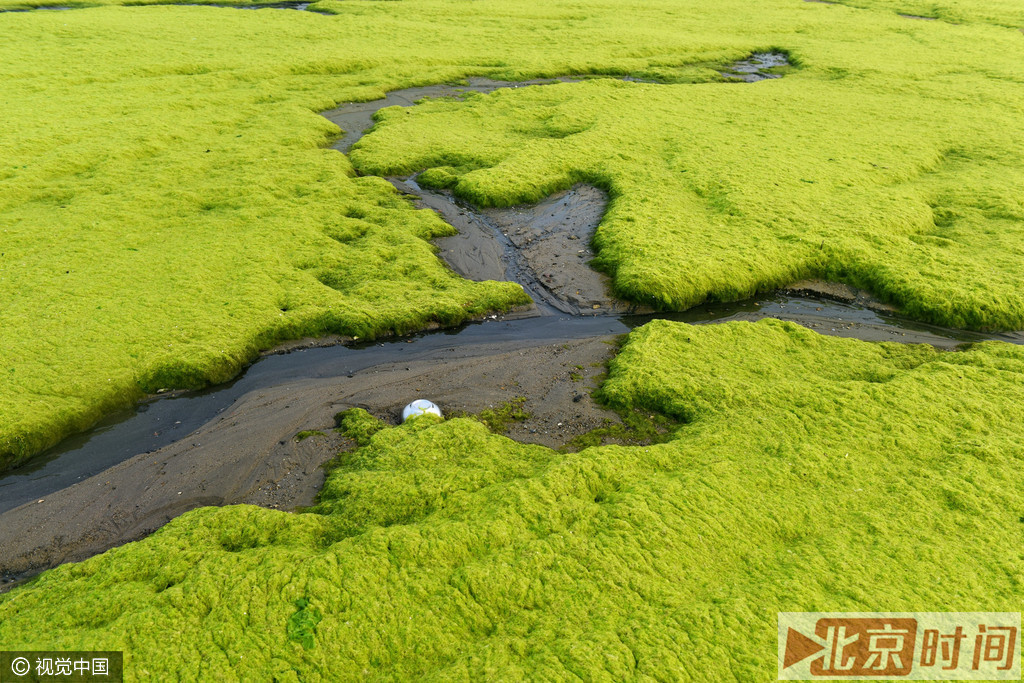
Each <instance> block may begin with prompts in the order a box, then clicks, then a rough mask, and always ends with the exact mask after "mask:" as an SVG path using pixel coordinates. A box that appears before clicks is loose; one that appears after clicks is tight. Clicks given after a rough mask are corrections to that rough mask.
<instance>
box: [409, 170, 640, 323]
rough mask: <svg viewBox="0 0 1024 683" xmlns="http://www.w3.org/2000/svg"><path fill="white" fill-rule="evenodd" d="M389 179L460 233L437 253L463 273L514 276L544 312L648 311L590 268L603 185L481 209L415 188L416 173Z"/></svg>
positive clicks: (604, 199) (482, 276)
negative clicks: (621, 296) (615, 290)
mask: <svg viewBox="0 0 1024 683" xmlns="http://www.w3.org/2000/svg"><path fill="white" fill-rule="evenodd" d="M390 181H391V183H392V184H393V185H394V186H395V187H396V188H397V189H398V190H399V191H400V192H403V193H405V194H408V195H411V196H413V197H415V198H416V204H417V206H419V207H421V208H427V209H431V210H433V211H436V212H437V213H438V214H440V215H441V217H442V218H443V219H444V220H445V221H446V222H447V223H449V224H450V225H452V226H453V227H454V228H455V229H457V230H458V231H459V234H458V235H453V236H451V237H443V238H440V239H438V240H436V241H435V244H436V245H437V247H438V249H439V251H438V256H439V257H440V258H441V259H443V260H444V261H445V262H446V263H447V264H448V265H449V266H450V267H451V268H452V270H454V271H455V272H456V273H458V274H459V275H461V276H462V277H465V278H467V279H470V280H477V281H480V280H507V281H510V282H518V283H519V284H520V285H522V287H523V289H524V290H526V293H527V294H529V295H530V297H531V298H532V299H533V300H534V302H535V303H537V304H539V305H540V306H541V312H543V311H544V309H545V308H546V309H547V310H548V312H551V311H552V310H553V311H558V312H561V313H569V314H571V315H611V314H633V313H649V312H650V309H647V308H644V307H641V306H637V305H635V304H630V303H627V302H623V301H620V300H618V299H615V298H614V297H613V296H612V295H611V291H610V290H611V283H610V281H609V278H608V277H607V276H606V275H604V274H603V273H599V272H597V271H595V270H594V269H593V268H591V267H590V260H591V259H592V258H593V257H594V252H593V251H592V250H591V238H592V237H593V235H594V231H595V230H596V229H597V226H598V225H599V224H600V222H601V218H602V217H603V216H604V213H605V210H606V209H607V207H608V196H607V194H606V193H605V192H604V191H603V190H600V189H598V188H596V187H593V186H591V185H585V184H582V183H580V184H577V185H574V186H573V187H572V188H570V189H568V190H565V191H563V192H557V193H555V194H553V195H551V196H550V197H548V198H547V199H544V200H543V201H541V202H539V203H537V204H530V205H523V206H515V207H511V208H507V209H493V208H489V209H478V208H476V207H473V206H470V205H468V204H465V203H464V202H461V201H459V200H457V199H456V198H454V197H453V196H452V195H451V193H450V192H445V191H432V190H428V189H425V188H423V187H420V185H419V184H417V183H416V181H415V178H391V179H390Z"/></svg>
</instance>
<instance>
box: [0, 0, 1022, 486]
mask: <svg viewBox="0 0 1024 683" xmlns="http://www.w3.org/2000/svg"><path fill="white" fill-rule="evenodd" d="M954 5H955V7H957V8H961V10H962V9H963V7H965V6H966V3H954ZM317 6H318V7H321V6H322V7H325V8H327V9H330V11H332V12H335V13H336V14H335V15H333V16H324V15H318V14H311V13H308V12H291V11H274V10H263V11H257V12H245V11H238V10H232V9H222V8H204V7H164V6H160V7H130V8H121V7H99V8H92V9H75V10H68V11H62V12H24V13H8V14H4V15H2V16H0V21H2V22H3V26H4V31H5V35H6V36H7V39H5V40H4V41H3V44H2V45H0V57H2V59H0V78H2V80H3V83H4V90H3V102H2V106H3V111H4V123H5V125H4V126H3V128H2V130H0V150H2V159H3V168H2V169H0V182H2V183H3V193H2V195H0V223H2V225H3V227H2V229H3V230H4V232H3V248H2V249H0V254H2V256H0V278H2V279H0V285H2V289H0V296H2V297H3V301H2V306H0V329H2V331H3V332H2V334H3V338H2V339H3V344H2V347H0V354H2V361H3V362H2V363H0V367H2V368H3V376H4V382H3V385H2V388H0V392H2V393H0V459H2V462H3V463H4V464H5V466H10V465H12V464H15V463H17V462H19V461H22V460H23V459H24V458H26V457H27V456H29V455H31V454H33V453H36V452H38V451H40V450H41V449H43V448H45V447H46V446H49V445H52V444H53V443H55V442H56V441H57V440H59V439H60V438H61V437H63V436H65V435H66V434H68V433H70V432H73V431H77V430H80V429H82V428H85V427H87V426H88V425H89V424H91V423H92V422H94V421H95V420H96V419H97V418H98V417H99V416H100V415H102V414H103V413H105V412H108V411H110V410H111V409H113V408H115V407H120V406H123V405H126V404H128V403H130V402H132V401H134V400H136V399H137V398H139V397H140V396H142V395H143V394H144V393H146V392H153V391H157V390H160V389H167V388H179V387H188V386H196V385H200V384H203V383H206V382H211V381H222V380H224V379H227V378H228V377H230V376H232V375H233V374H234V373H236V372H237V371H238V369H239V368H240V367H241V366H242V365H243V364H244V363H245V362H247V361H248V360H250V359H251V358H252V357H253V356H254V354H255V353H256V351H257V350H258V349H260V348H266V347H269V346H271V345H273V344H274V343H275V342H277V341H280V340H282V339H284V338H289V337H300V336H304V335H315V334H323V333H327V332H333V333H340V334H348V335H352V336H361V337H366V336H372V335H378V334H381V333H384V332H388V331H399V332H402V331H408V330H412V329H416V328H420V327H422V326H424V325H426V324H428V323H430V322H432V321H434V322H440V323H443V324H453V323H456V322H459V321H461V320H463V319H465V318H466V317H468V316H472V315H474V314H479V313H481V312H484V311H486V310H489V309H502V308H505V307H508V306H510V305H512V304H515V303H521V302H522V301H523V295H522V293H521V292H520V291H519V289H518V288H517V287H516V286H515V285H512V284H498V283H494V282H485V283H469V282H466V281H464V280H462V279H460V278H457V277H455V276H453V275H452V273H451V272H450V271H448V270H447V269H445V268H444V266H443V265H442V264H441V263H440V262H439V261H438V260H437V259H436V258H434V256H433V254H432V252H431V247H430V245H429V244H428V242H427V241H425V238H428V237H431V236H436V235H439V234H444V233H445V232H446V231H448V230H449V228H448V227H447V226H446V225H444V224H443V223H442V222H441V221H439V220H438V219H437V218H436V217H435V216H433V215H432V214H430V213H428V212H416V211H414V210H412V208H411V207H410V206H408V204H407V203H406V202H404V201H402V200H401V199H400V198H399V197H397V196H396V194H395V193H394V192H393V191H392V190H391V188H390V187H388V186H387V185H386V184H385V183H384V182H383V181H382V180H380V179H377V178H373V177H356V176H355V175H354V171H353V168H352V167H351V165H350V163H349V161H348V160H347V158H346V157H344V156H343V155H340V154H337V153H335V152H333V151H332V150H328V149H324V146H325V145H326V144H327V143H328V142H329V141H330V140H331V139H333V138H334V137H335V136H337V135H338V134H339V133H338V130H337V129H336V128H335V127H333V126H332V125H330V124H329V123H327V122H325V121H324V120H322V119H321V118H319V117H317V116H316V112H317V111H320V110H323V109H327V108H330V107H331V106H333V105H335V104H337V103H339V102H344V101H351V100H369V99H375V98H378V97H381V96H382V95H383V94H384V92H385V91H387V90H392V89H397V88H401V87H405V86H411V85H425V84H431V83H439V82H448V81H453V80H458V79H461V78H464V77H466V76H470V75H477V76H482V75H485V76H491V77H500V78H511V79H516V78H530V77H542V76H559V75H567V74H612V75H614V74H631V75H633V76H636V77H642V78H650V79H656V80H661V81H664V83H663V84H658V83H634V82H626V83H619V82H613V81H610V80H599V81H593V82H585V83H571V84H563V85H556V86H545V87H544V88H534V89H526V90H517V91H504V92H499V93H495V94H492V95H488V96H484V97H478V98H470V101H468V102H466V103H465V104H454V103H452V104H444V103H441V104H432V105H428V106H426V107H424V108H423V110H422V112H420V111H418V110H417V111H415V112H413V111H411V110H401V114H400V115H397V114H388V115H385V116H384V117H383V119H382V121H381V125H380V126H379V128H380V131H379V133H374V134H373V135H372V136H369V137H367V138H365V139H364V140H363V141H362V142H361V144H360V145H359V146H358V147H357V149H356V150H355V151H354V152H353V159H355V160H356V161H357V162H358V163H359V164H360V167H361V168H363V169H364V170H367V171H373V172H398V171H403V170H404V171H407V170H414V169H416V168H417V167H426V166H429V167H431V168H432V169H434V171H433V172H432V174H431V175H430V177H432V178H433V179H434V182H435V183H442V182H443V183H448V184H452V185H453V186H454V189H455V191H456V192H457V193H459V194H462V195H464V196H469V197H472V198H474V199H476V200H478V201H480V202H482V203H493V204H508V203H510V202H514V201H519V200H525V199H530V198H532V199H536V198H540V197H541V196H543V195H544V194H546V193H549V192H551V191H553V190H556V189H563V188H564V187H567V186H568V185H570V184H572V182H574V181H576V180H588V181H590V182H593V183H595V184H598V185H600V186H603V187H605V188H606V189H607V190H609V191H610V193H611V196H612V205H611V207H610V209H609V213H608V215H607V216H606V219H605V221H604V223H603V224H602V226H601V227H600V228H599V230H598V233H597V235H596V238H595V243H596V246H597V247H599V251H598V254H597V262H598V265H599V266H601V267H602V268H604V269H605V270H607V271H608V272H610V273H613V274H614V284H615V287H616V290H617V291H618V292H619V293H621V294H623V295H625V296H627V297H631V298H634V299H637V300H639V301H641V302H643V303H654V304H657V305H659V306H663V307H667V308H685V307H687V306H689V305H692V304H695V303H698V302H700V301H701V300H702V299H705V298H708V297H712V298H719V299H730V298H740V297H743V296H746V295H749V294H750V293H752V292H753V291H755V290H757V289H758V288H764V289H770V288H772V287H776V286H780V285H784V284H786V283H787V282H789V281H792V280H795V279H799V278H801V277H805V276H809V275H820V276H826V277H829V278H832V279H838V280H844V281H849V282H851V283H853V284H856V285H859V286H862V287H864V288H866V289H868V290H871V291H873V292H875V293H876V295H878V296H880V297H882V298H885V299H888V300H890V301H892V302H894V303H896V304H899V305H900V306H902V307H904V309H905V310H906V311H907V313H908V314H910V315H912V316H916V317H920V318H922V319H925V320H929V321H932V322H938V323H942V324H947V325H953V326H958V327H977V328H984V327H992V328H1002V329H1018V328H1021V327H1024V302H1022V294H1021V292H1022V289H1021V287H1020V273H1019V264H1020V259H1021V255H1022V253H1024V252H1022V244H1024V235H1022V233H1021V229H1020V226H1021V217H1022V208H1021V199H1020V192H1019V188H1020V186H1021V184H1022V179H1024V175H1022V174H1024V170H1022V169H1024V159H1022V150H1021V147H1020V144H1019V141H1020V140H1021V139H1024V135H1022V133H1024V131H1022V130H1021V127H1022V126H1024V117H1022V116H1021V111H1022V106H1024V99H1022V98H1024V95H1022V94H1021V93H1022V92H1024V90H1022V88H1021V79H1022V76H1021V71H1020V69H1019V65H1020V63H1021V52H1022V50H1024V36H1022V34H1021V33H1020V32H1019V31H1017V30H1015V29H1012V28H1007V25H1009V24H1014V22H1016V23H1017V24H1024V17H1022V16H1021V14H1022V12H1020V11H1018V12H1016V13H1015V12H1014V11H1013V7H1012V6H1009V5H1008V6H1006V7H1005V8H1004V9H1003V10H1002V11H1001V12H999V13H998V16H989V15H990V14H993V13H994V12H996V10H993V9H986V8H979V9H977V12H975V14H977V15H978V16H973V15H971V13H970V12H967V15H969V16H965V17H962V18H961V19H960V20H961V21H962V23H957V24H954V23H951V22H947V21H933V22H925V21H915V20H911V19H906V18H904V17H901V16H899V14H898V13H897V12H895V11H893V10H891V9H889V8H885V7H878V8H871V9H861V8H851V7H846V6H843V5H828V4H821V3H806V2H796V1H793V0H784V1H783V0H778V1H775V2H762V3H758V4H757V5H756V9H754V8H752V6H751V5H750V4H749V3H745V2H733V3H728V2H726V3H719V2H716V3H704V4H693V3H685V4H680V3H677V2H667V1H664V2H656V3H625V4H623V3H615V4H611V5H610V4H602V3H595V4H593V5H591V4H587V3H584V4H580V3H547V4H545V5H544V7H542V8H541V7H536V6H535V5H534V4H532V3H521V2H505V1H502V2H475V3H469V4H467V3H454V4H452V3H450V2H442V1H437V0H432V1H426V0H425V1H419V0H417V1H415V2H397V3H388V2H384V3H381V2H334V3H327V2H321V3H318V5H317ZM986 7H987V8H991V7H992V6H991V5H986ZM951 11H952V10H951ZM963 11H964V12H966V10H963ZM770 49H776V50H781V51H784V52H785V53H787V54H788V55H790V59H791V61H792V63H793V65H794V66H792V67H790V68H789V69H790V70H789V73H787V74H786V75H785V76H784V77H782V78H778V79H774V80H771V81H764V82H761V83H757V84H744V83H724V82H719V81H722V80H723V78H722V76H721V75H720V74H719V72H718V71H717V70H716V68H717V67H720V66H721V65H724V64H727V63H729V62H731V61H733V60H736V59H742V58H744V57H745V56H747V55H749V54H751V53H753V52H756V51H759V50H770ZM26 55H31V59H29V58H27V57H26Z"/></svg>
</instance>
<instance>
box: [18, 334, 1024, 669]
mask: <svg viewBox="0 0 1024 683" xmlns="http://www.w3.org/2000/svg"><path fill="white" fill-rule="evenodd" d="M602 392H603V393H604V395H605V398H606V399H607V400H608V401H609V402H611V404H612V405H615V406H618V407H620V408H622V409H636V408H642V409H644V410H649V411H658V412H660V413H663V414H666V415H670V416H672V417H674V418H677V419H678V420H680V421H681V424H680V425H679V427H678V428H677V429H676V431H675V432H674V434H673V436H672V439H671V440H669V441H668V442H666V443H662V444H658V445H652V446H646V447H645V446H634V447H618V446H603V447H594V448H589V449H586V450H583V451H581V452H579V453H573V454H563V453H558V452H555V451H552V450H549V449H547V448H544V447H541V446H531V445H523V444H519V443H516V442H513V441H510V440H508V439H506V438H504V437H501V436H497V435H494V434H492V433H491V432H489V431H488V430H487V429H486V427H485V426H484V425H482V424H481V423H479V422H476V421H474V420H472V419H468V418H458V419H451V420H448V421H445V422H442V421H440V420H438V419H435V418H432V417H426V418H419V419H417V420H415V421H413V422H412V423H410V424H407V425H404V426H402V427H396V428H383V426H382V425H381V424H380V423H377V422H376V421H375V420H374V418H372V417H370V416H369V415H367V414H366V413H363V412H361V411H358V410H356V411H354V412H350V413H348V414H346V415H345V418H344V421H343V426H344V428H345V429H347V430H348V431H349V433H350V434H353V435H354V436H356V437H357V438H358V440H359V442H360V444H361V445H360V446H359V447H358V448H357V449H356V450H354V451H352V452H349V453H346V454H343V455H342V456H340V458H339V461H338V462H337V463H336V465H337V466H336V468H335V469H334V470H333V471H332V473H331V474H330V476H329V477H328V481H327V483H326V486H325V488H324V490H323V493H322V495H321V501H320V503H319V504H318V506H317V507H316V508H314V509H313V510H312V511H311V512H307V513H303V514H289V513H283V512H278V511H271V510H265V509H261V508H257V507H252V506H232V507H226V508H201V509H198V510H195V511H192V512H190V513H187V514H185V515H183V516H181V517H179V518H177V519H176V520H174V521H172V522H171V523H169V524H168V525H167V526H165V527H164V528H162V529H161V530H159V531H157V532H156V533H155V534H153V535H152V536H151V537H149V538H147V539H145V540H143V541H139V542H136V543H132V544H128V545H126V546H123V547H120V548H117V549H114V550H111V551H109V552H107V553H105V554H103V555H100V556H97V557H94V558H92V559H90V560H88V561H86V562H82V563H80V564H73V565H64V566H62V567H59V568H57V569H55V570H52V571H49V572H47V573H45V574H43V575H41V576H40V577H38V578H37V579H36V580H34V581H33V582H32V583H30V584H28V585H26V586H23V587H20V588H18V589H15V590H14V591H12V592H11V593H9V594H6V595H3V596H0V642H2V643H4V647H5V648H8V649H18V648H31V649H39V650H46V649H68V650H80V649H107V650H110V649H113V650H124V652H125V662H126V671H127V673H128V678H129V679H131V680H135V679H152V680H169V679H174V678H180V679H186V680H196V679H203V680H226V679H231V678H238V679H242V680H248V679H260V680H269V679H271V678H273V679H275V680H365V679H375V678H389V679H392V678H393V679H401V680H439V679H441V680H451V679H459V680H462V679H471V678H481V677H486V678H491V679H503V680H538V679H539V680H567V679H582V680H626V679H644V680H654V679H657V680H678V679H687V678H690V679H695V680H715V681H725V680H743V681H751V680H771V679H774V678H775V671H776V652H777V651H776V642H775V638H776V613H777V612H779V611H804V610H807V611H825V610H844V611H864V610H869V611H874V610H885V611H918V610H920V611H947V610H949V611H972V610H973V611H977V610H991V611H1020V609H1021V602H1022V598H1024V589H1022V587H1021V582H1022V574H1021V567H1022V564H1021V560H1022V558H1021V552H1020V547H1021V533H1022V531H1021V528H1022V527H1021V519H1024V518H1022V517H1021V514H1022V511H1024V485H1022V484H1021V479H1020V463H1021V460H1022V459H1024V439H1022V438H1021V435H1022V434H1021V424H1022V423H1024V408H1022V406H1024V349H1021V348H1019V347H1014V346H1010V345H1007V344H1001V343H994V342H987V343H984V344H981V345H978V346H975V347H973V348H971V349H969V350H967V351H964V352H945V353H944V352H937V351H935V350H934V349H932V348H931V347H926V346H906V345H898V344H892V343H885V344H871V343H866V342H860V341H856V340H846V339H837V338H830V337H823V336H820V335H818V334H816V333H814V332H811V331H808V330H806V329H804V328H801V327H798V326H796V325H794V324H791V323H783V322H778V321H770V320H769V321H762V322H760V323H756V324H751V323H727V324H723V325H716V326H699V327H691V326H687V325H684V324H680V323H670V322H652V323H650V324H648V325H646V326H645V327H643V328H640V329H639V330H637V331H635V332H633V333H632V334H631V335H630V337H629V338H628V340H627V343H626V344H625V346H624V348H623V349H622V351H621V353H620V354H619V355H618V356H617V358H616V359H615V360H614V361H613V362H612V364H611V367H610V376H609V379H608V380H607V381H606V382H605V384H604V386H603V388H602ZM41 624H45V628H44V629H43V628H40V625H41Z"/></svg>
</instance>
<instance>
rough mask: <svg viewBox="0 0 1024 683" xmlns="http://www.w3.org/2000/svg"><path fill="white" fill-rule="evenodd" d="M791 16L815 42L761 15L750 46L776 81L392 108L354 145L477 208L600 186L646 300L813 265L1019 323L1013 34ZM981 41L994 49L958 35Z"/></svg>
mask: <svg viewBox="0 0 1024 683" xmlns="http://www.w3.org/2000/svg"><path fill="white" fill-rule="evenodd" d="M801 19H802V22H801V26H802V27H803V29H804V30H805V31H806V32H807V34H808V35H797V34H795V33H794V32H793V30H794V29H793V27H792V26H791V25H788V24H785V23H776V21H775V17H774V16H769V17H768V18H767V19H766V20H765V21H763V22H762V21H761V20H760V17H759V21H758V23H759V25H760V27H761V30H762V31H763V39H762V40H763V41H764V42H763V43H761V44H762V45H764V46H785V47H786V48H787V51H788V52H789V54H790V58H791V59H792V60H793V61H794V62H795V64H796V66H795V67H793V68H790V70H789V71H788V73H787V74H786V75H784V76H783V77H781V78H777V79H773V80H766V81H762V82H758V83H755V84H739V83H662V84H654V83H636V82H620V81H615V80H593V81H588V82H584V83H563V84H558V85H550V86H536V87H530V88H520V89H515V90H505V91H498V92H495V93H491V94H488V95H475V96H473V97H470V98H468V101H466V102H458V101H451V100H435V101H431V102H428V103H424V104H421V105H419V106H416V107H413V108H408V109H402V108H390V109H387V110H383V111H381V112H379V113H378V115H377V125H376V127H375V128H374V130H373V131H372V132H371V133H370V134H369V135H367V136H366V137H364V138H363V139H362V140H361V141H360V142H359V143H357V144H356V146H355V147H354V149H353V150H352V152H351V158H352V161H353V163H354V164H355V165H356V167H357V168H359V169H360V170H362V171H365V172H368V173H375V174H381V175H405V174H409V173H412V172H414V171H418V170H422V169H426V170H425V172H424V173H423V175H422V176H421V180H422V182H423V184H425V185H428V186H434V187H438V186H440V187H446V188H450V189H451V190H452V191H453V192H454V193H455V194H456V195H457V196H460V197H462V198H464V199H467V200H469V201H472V202H474V203H476V204H480V205H484V206H487V205H500V206H510V205H514V204H518V203H525V202H534V201H537V200H539V199H541V198H543V197H545V196H547V195H549V194H551V193H552V192H555V191H558V190H562V189H565V188H567V187H569V186H571V185H572V184H573V183H576V182H581V181H582V182H589V183H592V184H595V185H598V186H600V187H603V188H606V189H607V190H608V191H609V193H610V195H611V199H612V201H611V204H610V206H609V209H608V212H607V214H606V215H605V217H604V220H603V222H602V224H601V225H600V227H599V228H598V230H597V233H596V235H595V238H594V246H595V247H596V248H597V253H598V255H597V258H596V260H595V261H594V265H595V266H596V267H598V268H600V269H603V270H605V271H607V272H608V273H609V274H611V275H612V276H613V281H614V287H615V290H616V292H617V293H618V294H619V295H620V296H621V297H623V298H626V299H629V300H632V301H637V302H642V303H645V304H649V305H652V306H655V307H658V308H662V309H672V310H681V309H686V308H689V307H692V306H694V305H697V304H700V303H702V302H704V301H706V300H719V301H731V300H736V299H741V298H745V297H749V296H752V295H754V294H755V293H757V292H758V291H764V290H766V289H772V288H777V287H783V286H786V285H788V284H790V283H792V282H794V281H796V280H800V279H804V278H824V279H827V280H832V281H842V282H846V283H849V284H851V285H854V286H857V287H861V288H864V289H867V290H870V291H872V292H874V293H875V294H876V295H878V296H879V297H881V298H883V299H885V300H887V301H889V302H891V303H894V304H896V305H898V306H899V307H900V308H901V309H902V310H903V311H905V312H906V313H907V314H908V315H910V316H912V317H915V318H919V319H922V320H925V321H928V322H932V323H937V324H940V325H945V326H950V327H958V328H976V329H984V328H1002V329H1022V328H1024V287H1022V284H1024V282H1022V280H1021V269H1020V263H1021V258H1022V256H1024V202H1022V199H1021V197H1022V195H1021V191H1020V188H1021V187H1024V151H1022V147H1021V145H1020V143H1019V141H1020V140H1021V139H1024V117H1022V116H1021V112H1022V111H1024V88H1022V87H1021V86H1022V85H1024V79H1022V77H1021V70H1020V68H1019V65H1020V63H1021V61H1022V60H1024V36H1022V35H1021V34H1020V33H1019V32H1017V31H1008V30H1005V29H997V28H993V27H991V26H986V25H984V24H978V25H966V26H953V25H950V24H947V23H942V22H916V23H915V22H909V21H908V20H906V19H905V18H902V17H900V16H898V15H896V14H888V13H881V12H879V13H867V12H863V11H853V10H849V9H846V8H842V7H840V8H826V9H824V10H821V11H819V12H814V13H811V12H807V13H806V15H805V16H802V17H801ZM819 22H821V23H819ZM841 34H842V35H841ZM970 36H974V37H973V38H971V37H970ZM983 36H990V37H991V39H992V40H994V41H997V44H998V45H1000V46H1001V47H998V48H997V47H995V45H993V44H987V45H986V46H985V47H984V48H983V49H970V48H966V49H965V50H964V51H961V50H960V49H959V48H952V47H951V46H953V45H961V44H964V45H966V44H967V43H966V42H964V43H961V41H968V42H970V41H978V42H977V45H980V44H981V43H982V42H984V41H986V40H987V39H986V38H983ZM1004 48H1005V50H1006V51H1005V52H1002V49H1004ZM765 49H767V47H766V48H765ZM953 52H955V55H956V59H955V61H952V60H951V58H950V55H951V54H952V53H953Z"/></svg>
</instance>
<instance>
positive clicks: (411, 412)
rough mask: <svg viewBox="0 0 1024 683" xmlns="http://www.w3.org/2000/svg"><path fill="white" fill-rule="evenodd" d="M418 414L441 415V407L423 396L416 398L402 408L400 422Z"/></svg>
mask: <svg viewBox="0 0 1024 683" xmlns="http://www.w3.org/2000/svg"><path fill="white" fill-rule="evenodd" d="M420 415H437V416H438V417H441V409H440V408H438V407H437V406H436V405H434V404H433V403H431V402H430V401H428V400H427V399H425V398H418V399H416V400H415V401H413V402H412V403H410V404H409V405H407V406H406V407H405V408H404V409H403V410H402V422H407V421H408V420H409V419H410V418H413V417H418V416H420Z"/></svg>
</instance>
